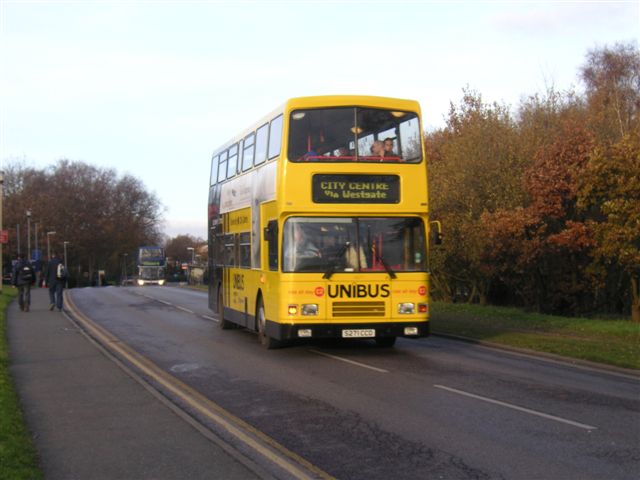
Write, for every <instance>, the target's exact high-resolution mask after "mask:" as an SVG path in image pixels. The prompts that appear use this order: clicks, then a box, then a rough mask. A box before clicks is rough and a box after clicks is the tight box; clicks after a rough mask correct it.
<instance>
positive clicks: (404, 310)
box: [398, 303, 416, 315]
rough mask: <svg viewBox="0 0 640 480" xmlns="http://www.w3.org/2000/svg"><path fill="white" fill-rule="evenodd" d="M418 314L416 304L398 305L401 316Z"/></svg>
mask: <svg viewBox="0 0 640 480" xmlns="http://www.w3.org/2000/svg"><path fill="white" fill-rule="evenodd" d="M415 312H416V304H415V303H399V304H398V313H399V314H400V315H411V314H412V313H415Z"/></svg>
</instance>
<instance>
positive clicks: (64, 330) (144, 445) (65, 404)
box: [7, 289, 257, 480]
mask: <svg viewBox="0 0 640 480" xmlns="http://www.w3.org/2000/svg"><path fill="white" fill-rule="evenodd" d="M31 295H32V298H31V311H30V312H28V313H25V312H22V311H20V309H19V307H18V302H17V301H14V302H13V303H12V304H11V305H10V306H9V308H8V310H7V320H8V327H7V328H8V339H9V351H10V365H11V367H10V368H11V375H12V377H13V380H14V383H15V387H16V390H17V392H18V396H19V397H20V402H21V404H22V407H23V410H24V414H25V418H26V421H27V426H28V427H29V429H30V431H31V432H32V434H33V437H34V441H35V446H36V448H37V450H38V453H39V455H40V462H41V466H42V469H43V471H44V476H45V478H46V479H52V480H54V479H89V478H91V479H184V478H189V479H204V478H208V479H211V478H224V479H247V478H251V479H252V478H257V477H256V474H255V473H254V472H252V471H251V470H249V469H248V467H246V466H244V465H243V464H242V463H241V462H240V461H239V460H237V459H235V458H233V456H231V455H230V454H229V453H227V452H226V451H225V450H223V449H222V448H221V447H220V446H218V445H217V444H215V443H214V442H212V441H211V440H208V439H207V438H205V437H204V436H203V435H202V434H201V433H199V432H198V431H197V430H196V429H195V428H194V427H192V426H191V425H189V424H188V423H186V422H185V421H184V420H183V419H181V418H179V417H178V416H177V415H176V414H175V413H174V412H173V411H172V410H170V409H169V408H168V407H167V406H166V405H164V404H163V403H162V402H161V401H160V400H158V399H157V398H155V397H154V396H153V395H152V394H151V393H150V392H148V391H147V390H146V389H145V388H144V387H143V386H142V385H140V384H139V383H137V382H136V381H134V380H133V379H132V378H131V377H129V376H128V375H127V374H126V373H125V372H124V371H123V370H122V369H121V368H120V367H118V366H117V365H116V364H115V363H114V362H113V361H111V360H110V359H109V358H107V357H106V356H105V355H104V354H103V353H102V352H101V351H100V350H99V349H98V348H97V347H96V346H95V345H94V344H93V343H91V342H90V341H89V340H88V339H87V338H86V337H85V336H84V335H82V334H81V333H80V332H79V331H78V329H77V328H76V326H75V325H74V324H73V323H72V322H71V321H70V320H69V319H68V318H67V317H66V316H65V314H64V313H60V312H58V311H57V310H54V311H49V308H48V307H49V293H48V290H46V289H33V290H32V293H31Z"/></svg>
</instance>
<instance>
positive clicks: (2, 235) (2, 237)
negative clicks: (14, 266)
mask: <svg viewBox="0 0 640 480" xmlns="http://www.w3.org/2000/svg"><path fill="white" fill-rule="evenodd" d="M0 243H9V230H0Z"/></svg>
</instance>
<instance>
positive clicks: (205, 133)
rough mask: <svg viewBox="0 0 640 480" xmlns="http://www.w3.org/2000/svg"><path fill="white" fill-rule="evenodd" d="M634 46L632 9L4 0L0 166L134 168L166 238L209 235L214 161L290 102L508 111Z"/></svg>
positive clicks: (636, 5)
mask: <svg viewBox="0 0 640 480" xmlns="http://www.w3.org/2000/svg"><path fill="white" fill-rule="evenodd" d="M639 40H640V0H636V1H618V2H616V1H607V2H604V1H553V2H549V1H536V2H521V1H510V2H507V1H502V2H498V1H493V2H488V1H474V2H471V1H449V2H442V1H426V0H425V1H419V0H413V1H403V0H391V1H375V0H369V1H358V0H342V1H335V0H322V1H315V0H309V1H303V0H298V1H268V0H264V1H256V0H254V1H246V0H234V1H196V0H192V1H189V0H185V1H162V0H156V1H141V0H139V1H135V0H133V1H116V0H111V1H106V0H103V1H98V0H96V1H92V0H83V1H55V0H50V1H44V0H42V1H29V0H0V162H2V167H3V166H4V165H7V164H10V163H13V162H22V163H23V164H25V165H27V166H33V167H36V168H46V167H48V166H50V165H53V164H55V163H56V162H57V161H58V160H59V159H62V158H66V159H69V160H73V161H82V162H85V163H88V164H91V165H95V166H97V167H100V168H113V169H115V171H116V172H117V174H118V175H124V174H130V175H133V176H135V177H137V178H138V179H140V180H141V181H142V182H143V184H144V185H145V187H146V188H147V190H148V191H149V192H154V193H155V194H156V196H157V197H158V198H159V200H160V201H161V203H162V205H163V207H164V215H163V216H164V219H165V223H164V225H163V230H164V232H165V233H166V234H167V235H168V236H170V237H174V236H176V235H179V234H189V235H193V236H197V237H202V238H206V223H207V220H206V215H207V206H206V204H207V194H208V180H209V170H210V158H211V154H212V153H213V151H214V150H215V149H216V148H217V147H218V146H220V145H221V144H223V143H225V142H227V141H228V140H229V139H230V138H231V137H233V136H235V135H236V134H238V133H240V132H241V131H242V130H244V129H245V128H246V127H248V126H249V125H251V124H252V123H254V122H255V121H257V120H259V119H260V118H262V117H263V116H264V115H266V114H267V113H269V112H271V111H272V110H274V109H275V108H277V107H278V106H280V105H282V104H283V103H284V101H285V100H286V99H287V98H291V97H297V96H307V95H326V94H365V95H381V96H390V97H398V98H410V99H415V100H418V101H419V102H420V104H421V107H422V112H423V124H424V127H425V128H426V129H427V130H434V129H437V128H441V127H443V126H444V125H445V117H446V115H447V112H448V110H449V106H450V103H451V102H453V104H459V102H460V100H461V98H462V95H463V89H465V88H470V89H472V90H474V91H476V92H478V93H480V94H481V95H482V98H483V100H484V101H485V102H494V101H495V102H498V103H503V104H506V105H510V106H512V107H514V108H515V107H517V105H518V104H519V102H520V101H521V100H522V99H523V98H525V97H527V96H529V95H533V94H536V93H539V94H544V92H546V91H547V89H548V88H550V87H553V88H555V89H556V90H560V91H564V90H569V89H576V90H577V91H580V90H581V84H580V81H579V76H578V72H579V68H580V67H581V66H582V65H583V64H584V62H585V58H586V54H587V52H588V51H589V50H593V49H595V48H602V47H604V46H613V45H614V44H615V43H616V42H636V45H637V44H638V42H639Z"/></svg>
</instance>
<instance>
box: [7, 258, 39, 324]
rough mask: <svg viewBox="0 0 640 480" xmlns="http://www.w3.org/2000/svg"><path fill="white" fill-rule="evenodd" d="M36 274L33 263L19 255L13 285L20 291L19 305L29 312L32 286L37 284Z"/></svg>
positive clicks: (14, 269)
mask: <svg viewBox="0 0 640 480" xmlns="http://www.w3.org/2000/svg"><path fill="white" fill-rule="evenodd" d="M35 278H36V277H35V274H34V271H33V266H32V265H31V262H29V261H28V260H26V259H25V258H24V255H23V254H21V253H19V254H18V261H17V262H16V263H15V265H14V267H13V275H12V276H11V279H12V283H13V285H14V286H15V287H17V289H18V304H19V305H20V310H22V311H23V312H28V311H29V307H30V305H31V285H32V284H33V283H34V282H35Z"/></svg>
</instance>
